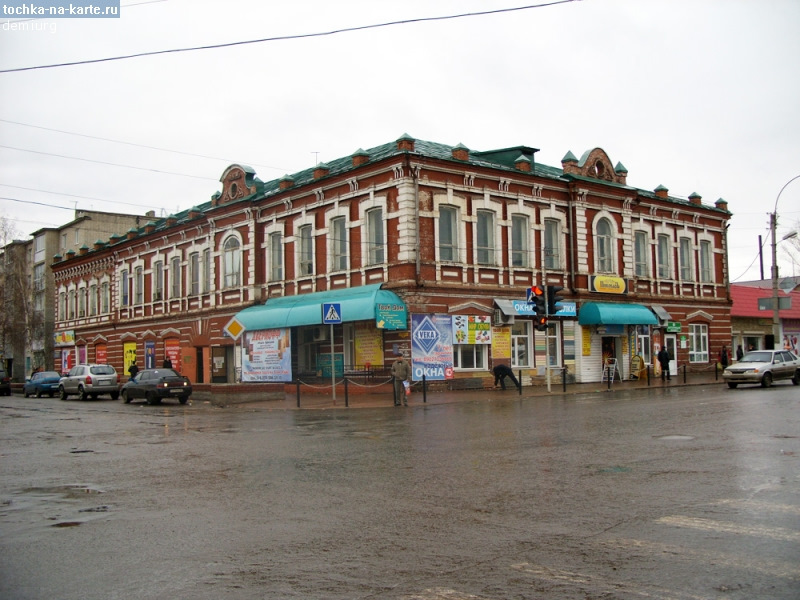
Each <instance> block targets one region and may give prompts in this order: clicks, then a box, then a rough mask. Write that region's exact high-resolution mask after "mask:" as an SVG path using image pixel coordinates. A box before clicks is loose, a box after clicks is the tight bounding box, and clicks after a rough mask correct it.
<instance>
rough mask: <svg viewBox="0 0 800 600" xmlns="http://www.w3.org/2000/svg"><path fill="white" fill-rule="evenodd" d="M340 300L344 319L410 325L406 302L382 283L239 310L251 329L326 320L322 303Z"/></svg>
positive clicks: (276, 300)
mask: <svg viewBox="0 0 800 600" xmlns="http://www.w3.org/2000/svg"><path fill="white" fill-rule="evenodd" d="M329 302H332V303H338V304H339V308H340V309H341V315H340V316H341V320H342V322H345V323H347V322H351V321H368V320H374V321H375V326H376V327H377V328H378V329H406V327H407V323H408V319H407V314H406V313H407V311H406V305H405V303H404V302H403V301H402V300H401V299H400V297H399V296H398V295H397V294H395V293H394V292H392V291H389V290H382V289H381V284H379V283H378V284H374V285H363V286H361V287H354V288H345V289H337V290H328V291H325V292H314V293H312V294H299V295H297V296H283V297H280V298H270V299H269V300H267V302H266V303H265V304H263V305H261V306H251V307H250V308H246V309H244V310H242V311H239V312H238V313H236V316H235V317H234V319H235V320H236V321H238V322H239V324H240V325H241V326H242V327H243V328H244V330H247V331H258V330H261V329H281V328H284V327H299V326H301V325H321V324H322V304H323V303H329Z"/></svg>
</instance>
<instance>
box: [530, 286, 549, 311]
mask: <svg viewBox="0 0 800 600" xmlns="http://www.w3.org/2000/svg"><path fill="white" fill-rule="evenodd" d="M531 301H532V302H533V312H535V313H536V314H537V315H539V316H540V317H546V316H547V303H546V302H545V299H544V290H543V289H542V288H540V287H539V286H538V285H535V286H533V287H532V288H531Z"/></svg>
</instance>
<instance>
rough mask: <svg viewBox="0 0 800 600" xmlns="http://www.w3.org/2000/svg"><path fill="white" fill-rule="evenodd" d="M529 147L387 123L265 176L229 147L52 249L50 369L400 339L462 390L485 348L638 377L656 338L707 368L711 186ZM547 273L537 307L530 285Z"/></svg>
mask: <svg viewBox="0 0 800 600" xmlns="http://www.w3.org/2000/svg"><path fill="white" fill-rule="evenodd" d="M537 151H538V150H537V149H536V148H532V147H528V146H518V147H512V148H504V149H499V150H490V151H475V150H471V149H469V148H467V147H465V146H464V145H462V144H458V145H456V146H450V145H446V144H440V143H434V142H427V141H422V140H416V139H414V138H412V137H411V136H408V135H403V136H401V137H400V138H399V139H397V140H395V141H393V142H390V143H387V144H383V145H381V146H378V147H375V148H370V149H368V150H362V149H358V150H357V151H356V152H354V153H353V154H352V155H351V156H346V157H342V158H340V159H337V160H335V161H331V162H329V163H326V164H318V165H315V166H314V167H312V168H309V169H306V170H304V171H301V172H299V173H294V174H291V175H290V174H287V175H285V176H284V177H282V178H280V179H276V180H273V181H268V182H264V181H262V180H260V179H259V178H258V177H257V175H256V173H255V171H254V170H253V169H252V168H250V167H247V166H245V165H237V164H234V165H231V166H229V167H228V168H227V169H226V170H225V171H224V172H223V173H222V176H221V178H220V182H221V189H220V190H219V191H218V192H217V193H215V194H214V195H213V196H212V197H211V199H210V200H208V201H205V202H199V203H198V204H197V205H196V206H194V207H192V208H191V209H189V210H186V211H183V212H181V213H178V214H174V215H170V216H168V217H166V218H162V219H155V218H153V219H151V220H149V221H147V222H146V223H143V224H142V225H140V226H139V227H133V228H131V229H129V230H127V231H125V232H124V233H121V234H119V235H116V236H112V237H110V238H109V239H107V240H104V241H100V240H98V241H97V242H96V243H94V244H93V245H92V247H83V248H80V249H79V250H78V252H76V253H75V254H74V255H67V256H64V255H62V256H60V257H58V261H57V262H56V263H55V264H54V265H53V267H52V268H53V273H54V278H55V296H54V297H55V299H56V300H55V302H56V324H55V330H56V338H57V339H58V340H59V346H58V347H59V349H60V351H61V363H62V369H63V370H66V369H67V368H69V366H70V365H71V364H73V363H74V362H76V361H84V360H92V361H98V362H106V361H107V362H109V363H112V364H114V366H115V367H116V368H117V369H118V370H120V371H122V372H124V371H127V369H128V367H129V365H130V364H131V363H132V362H133V361H134V360H135V361H136V362H137V364H138V365H139V366H140V367H141V366H155V365H157V364H160V363H161V361H162V360H163V359H165V358H170V360H171V361H172V364H173V365H174V366H176V367H177V368H179V369H180V370H181V371H182V372H183V373H184V374H186V375H187V376H189V377H190V378H191V379H192V380H193V381H194V382H196V383H232V382H239V381H244V382H251V381H252V382H255V381H261V382H268V381H274V382H286V381H289V380H292V379H293V378H297V377H301V376H303V375H305V374H311V373H314V374H325V373H332V374H341V373H345V372H348V371H351V370H354V371H363V370H364V369H365V368H375V367H376V366H379V365H388V364H390V363H391V361H392V360H393V356H394V355H395V353H397V352H399V353H402V354H405V355H406V356H407V357H409V358H410V359H411V361H412V367H413V372H414V378H415V379H420V378H421V377H422V376H423V375H424V376H425V378H426V379H427V380H428V381H433V382H436V381H441V382H443V384H447V385H450V386H453V387H458V386H463V387H472V386H473V385H480V384H481V382H483V381H484V380H485V378H486V377H487V376H488V370H489V369H490V368H491V367H492V366H493V365H495V364H497V363H499V362H503V363H505V364H509V365H510V366H512V368H514V369H515V370H519V371H522V372H523V377H525V378H528V379H527V380H528V381H533V382H534V383H535V382H543V381H544V377H545V376H546V375H547V374H548V372H550V373H551V374H555V375H559V374H560V373H561V370H562V369H563V368H565V367H566V369H567V377H568V379H569V380H570V381H578V382H587V381H600V380H601V378H602V376H603V371H604V367H605V366H606V365H608V364H609V361H615V364H616V369H615V372H616V374H617V376H619V377H623V378H626V377H631V376H640V375H641V372H640V367H639V365H641V364H645V365H646V364H648V363H651V362H652V361H653V357H654V356H655V354H656V352H657V351H658V349H659V348H660V347H661V346H662V345H666V346H667V348H668V350H669V351H670V354H671V356H672V357H673V362H674V365H673V368H675V369H677V366H678V365H679V364H686V365H688V366H689V367H690V368H694V369H705V368H709V367H710V366H711V365H712V364H713V362H714V356H715V348H717V347H718V346H721V345H722V344H723V343H725V344H727V343H729V342H730V338H731V323H730V305H731V301H730V298H729V295H728V288H727V279H728V272H727V260H726V257H727V240H726V237H725V231H726V225H727V221H728V219H729V218H730V213H729V211H728V207H727V203H726V202H725V201H724V200H722V199H720V200H717V201H716V202H714V204H713V205H709V204H704V203H703V202H702V198H701V197H700V196H699V195H698V194H692V195H691V196H690V197H689V198H688V199H682V198H676V197H673V196H670V194H669V190H668V189H667V188H666V187H664V186H663V185H660V186H658V187H657V188H655V189H654V190H652V191H649V190H642V189H636V188H634V187H631V186H629V185H628V184H627V175H628V173H627V170H626V169H625V167H624V166H623V165H622V163H621V162H617V163H616V164H614V163H612V161H611V159H610V158H609V157H608V156H607V154H606V153H605V152H604V151H603V150H602V149H601V148H594V149H591V150H589V151H587V152H586V153H584V154H583V155H582V156H581V158H580V159H578V158H577V157H576V156H575V155H574V154H573V153H572V152H567V153H566V155H565V156H564V159H563V160H562V163H561V165H560V166H559V167H554V166H548V165H544V164H539V163H537V161H536V152H537ZM667 176H668V174H667ZM548 286H551V288H550V289H551V293H552V292H553V291H554V290H555V289H556V288H563V290H561V291H560V292H558V295H559V296H561V297H562V299H561V301H560V302H559V303H558V305H557V312H556V314H555V315H551V316H550V317H549V318H548V323H547V325H546V326H544V325H542V324H541V323H539V322H538V320H537V317H536V315H535V314H534V313H533V310H532V304H531V303H530V302H529V301H528V300H529V298H528V296H529V295H530V294H529V290H531V289H532V288H536V287H539V288H545V289H546V288H548ZM537 326H538V327H537Z"/></svg>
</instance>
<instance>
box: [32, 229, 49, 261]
mask: <svg viewBox="0 0 800 600" xmlns="http://www.w3.org/2000/svg"><path fill="white" fill-rule="evenodd" d="M33 246H34V248H33V261H34V262H41V261H43V260H44V259H45V258H46V257H45V255H44V253H45V246H44V236H43V235H37V236H36V237H35V238H34V240H33Z"/></svg>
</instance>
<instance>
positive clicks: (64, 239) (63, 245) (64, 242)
mask: <svg viewBox="0 0 800 600" xmlns="http://www.w3.org/2000/svg"><path fill="white" fill-rule="evenodd" d="M66 250H67V234H66V233H62V234H61V252H66Z"/></svg>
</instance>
